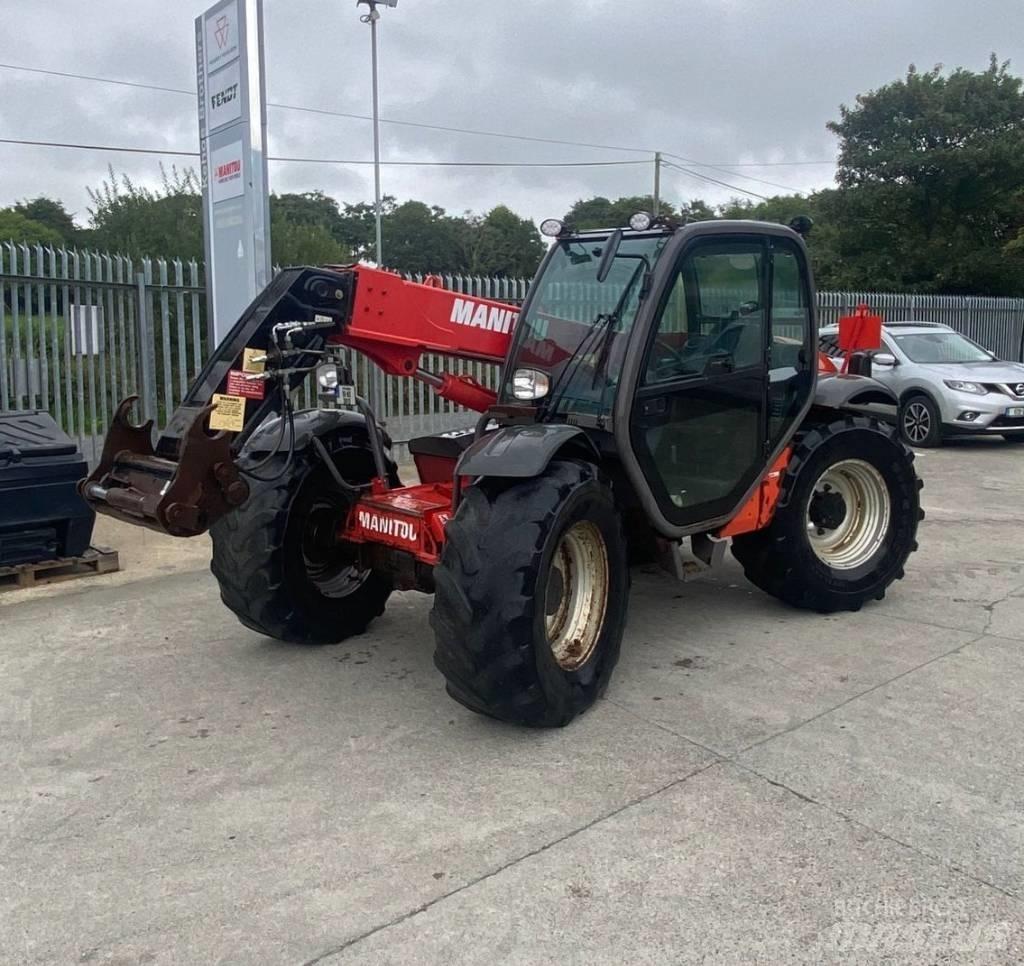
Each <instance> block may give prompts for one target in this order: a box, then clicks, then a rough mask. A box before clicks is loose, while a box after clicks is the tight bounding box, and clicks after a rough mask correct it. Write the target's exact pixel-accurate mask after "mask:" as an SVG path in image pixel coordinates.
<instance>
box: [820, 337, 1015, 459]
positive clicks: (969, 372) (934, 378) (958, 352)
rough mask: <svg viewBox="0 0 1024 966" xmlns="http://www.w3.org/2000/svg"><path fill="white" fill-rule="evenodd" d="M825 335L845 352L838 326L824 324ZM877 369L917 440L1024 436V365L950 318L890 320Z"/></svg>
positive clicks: (830, 346) (908, 435)
mask: <svg viewBox="0 0 1024 966" xmlns="http://www.w3.org/2000/svg"><path fill="white" fill-rule="evenodd" d="M819 339H820V341H821V345H822V348H823V349H824V350H825V351H826V352H829V353H830V354H835V353H837V352H838V344H839V328H838V326H834V325H830V326H824V327H823V328H822V329H821V331H820V332H819ZM871 375H872V376H874V378H875V379H877V380H878V381H879V382H880V383H882V384H883V385H885V386H887V387H888V388H889V389H891V390H892V391H893V392H894V393H895V394H896V396H897V398H898V399H899V410H898V411H897V424H898V426H899V430H900V435H901V436H902V437H903V439H904V441H905V442H907V443H909V444H910V445H911V446H938V445H939V444H940V443H941V442H942V439H943V437H944V436H952V435H958V434H972V435H977V434H984V435H1001V436H1003V437H1004V438H1006V439H1007V440H1012V441H1021V442H1024V365H1021V364H1020V363H1018V362H1003V361H1001V360H1000V359H997V358H996V356H995V355H994V354H993V353H991V352H989V351H988V349H983V348H982V347H981V346H980V345H978V344H977V343H976V342H973V341H972V340H970V339H968V338H967V337H966V336H964V335H961V334H960V333H959V332H956V331H954V330H953V329H951V328H950V327H949V326H948V325H941V324H939V323H937V322H887V323H886V324H885V325H884V326H883V327H882V348H880V349H879V350H878V351H876V352H874V353H873V354H872V357H871Z"/></svg>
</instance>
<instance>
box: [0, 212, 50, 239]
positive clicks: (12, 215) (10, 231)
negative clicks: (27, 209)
mask: <svg viewBox="0 0 1024 966" xmlns="http://www.w3.org/2000/svg"><path fill="white" fill-rule="evenodd" d="M0 241H13V242H25V243H26V244H28V245H49V246H51V247H54V248H59V247H60V246H61V245H63V244H64V239H63V238H61V236H60V234H59V233H58V232H56V231H54V229H52V228H50V227H49V226H48V225H44V224H43V223H42V222H38V221H33V220H32V219H31V218H26V217H25V215H23V214H21V212H19V211H17V210H16V207H15V208H4V209H2V210H0Z"/></svg>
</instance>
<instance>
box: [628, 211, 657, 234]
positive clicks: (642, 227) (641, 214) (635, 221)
mask: <svg viewBox="0 0 1024 966" xmlns="http://www.w3.org/2000/svg"><path fill="white" fill-rule="evenodd" d="M653 224H654V216H653V215H652V214H651V213H650V212H648V211H638V212H637V213H636V214H635V215H633V217H632V218H630V219H629V227H630V228H632V229H633V231H647V229H648V228H650V227H651V225H653Z"/></svg>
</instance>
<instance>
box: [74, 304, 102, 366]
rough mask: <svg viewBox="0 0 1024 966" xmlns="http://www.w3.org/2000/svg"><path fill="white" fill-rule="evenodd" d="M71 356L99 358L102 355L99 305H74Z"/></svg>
mask: <svg viewBox="0 0 1024 966" xmlns="http://www.w3.org/2000/svg"><path fill="white" fill-rule="evenodd" d="M69 308H70V309H71V318H70V319H69V321H70V323H71V326H70V329H71V354H72V355H73V356H97V355H99V354H100V310H99V306H98V305H72V306H69Z"/></svg>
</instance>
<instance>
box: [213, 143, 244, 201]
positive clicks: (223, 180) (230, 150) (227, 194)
mask: <svg viewBox="0 0 1024 966" xmlns="http://www.w3.org/2000/svg"><path fill="white" fill-rule="evenodd" d="M244 175H245V164H244V161H243V160H242V143H241V142H240V141H236V142H235V143H234V144H225V145H224V147H222V148H218V149H217V150H216V151H213V152H211V154H210V193H211V194H212V196H213V201H214V204H216V203H217V202H220V201H226V200H227V199H228V198H237V197H238V196H239V195H241V194H244V193H245V177H244Z"/></svg>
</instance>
